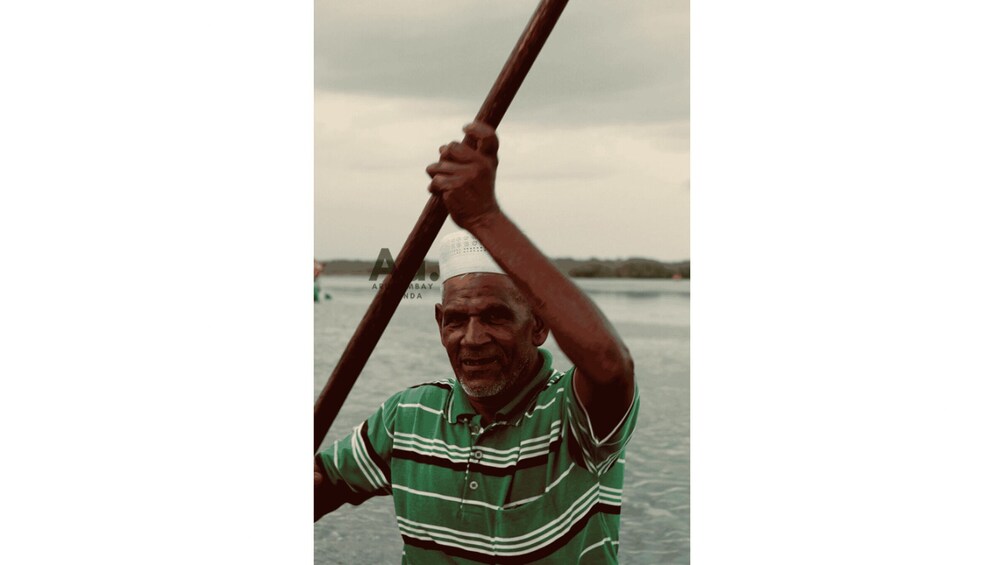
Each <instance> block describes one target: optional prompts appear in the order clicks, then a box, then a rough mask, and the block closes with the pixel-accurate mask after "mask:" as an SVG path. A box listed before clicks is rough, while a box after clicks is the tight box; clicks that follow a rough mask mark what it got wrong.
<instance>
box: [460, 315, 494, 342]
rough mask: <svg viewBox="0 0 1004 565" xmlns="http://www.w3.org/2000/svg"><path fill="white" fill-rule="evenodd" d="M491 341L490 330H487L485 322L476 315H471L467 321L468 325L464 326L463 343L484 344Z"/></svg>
mask: <svg viewBox="0 0 1004 565" xmlns="http://www.w3.org/2000/svg"><path fill="white" fill-rule="evenodd" d="M489 341H491V338H490V337H488V332H486V331H485V326H484V324H482V323H481V321H480V320H478V319H477V318H476V317H471V319H470V320H468V321H467V327H466V328H464V337H463V339H462V340H461V344H462V345H484V344H486V343H488V342H489Z"/></svg>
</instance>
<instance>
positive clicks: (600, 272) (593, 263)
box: [320, 257, 690, 279]
mask: <svg viewBox="0 0 1004 565" xmlns="http://www.w3.org/2000/svg"><path fill="white" fill-rule="evenodd" d="M552 261H553V262H554V264H555V266H557V267H558V270H559V271H561V272H562V273H564V274H565V275H567V276H570V277H574V278H584V279H585V278H605V279H606V278H625V279H690V259H687V260H684V261H677V262H672V263H667V262H664V261H656V260H654V259H644V258H641V257H631V258H628V259H596V258H590V259H571V258H568V257H559V258H557V259H552ZM320 263H321V264H322V265H323V267H324V268H323V270H322V271H321V274H322V275H365V276H369V275H370V273H371V272H373V268H374V266H376V261H361V260H358V259H329V260H327V261H321V262H320ZM425 270H426V273H438V272H439V263H438V262H437V261H426V262H425Z"/></svg>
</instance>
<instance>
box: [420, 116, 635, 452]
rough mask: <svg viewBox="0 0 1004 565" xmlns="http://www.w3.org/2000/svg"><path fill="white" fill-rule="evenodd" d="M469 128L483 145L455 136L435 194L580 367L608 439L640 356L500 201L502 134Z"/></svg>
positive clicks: (586, 402) (581, 394)
mask: <svg viewBox="0 0 1004 565" xmlns="http://www.w3.org/2000/svg"><path fill="white" fill-rule="evenodd" d="M464 132H465V133H467V134H469V135H471V136H472V137H474V138H475V139H476V140H477V149H476V150H475V149H472V148H470V147H468V146H466V145H464V144H462V143H458V142H453V143H450V144H449V145H445V146H443V147H441V148H440V161H439V162H438V163H434V164H432V165H430V166H429V167H428V168H427V169H426V171H427V172H428V173H429V175H430V176H432V183H431V184H430V185H429V190H430V192H433V193H438V194H440V195H442V197H443V200H444V202H445V204H446V207H447V209H448V210H449V212H450V216H451V217H452V218H453V221H454V222H456V223H457V225H459V226H460V227H462V228H464V229H466V230H467V231H469V232H471V234H472V235H474V237H476V238H477V239H478V240H479V241H480V242H481V244H482V245H484V247H485V249H487V250H488V252H489V253H490V254H491V255H492V257H493V258H494V259H495V262H496V263H498V265H499V266H500V267H501V268H502V269H503V270H504V271H505V272H506V273H507V274H508V275H509V277H510V278H511V279H512V280H513V282H514V283H515V284H516V287H517V288H518V289H519V290H520V292H521V293H522V294H523V296H524V297H526V299H527V300H528V301H529V302H530V305H531V307H532V308H533V312H534V313H535V314H536V315H537V316H539V317H540V318H541V319H542V320H543V321H544V323H546V324H547V326H548V327H549V328H550V330H551V332H552V333H553V335H554V339H555V340H556V341H557V342H558V345H559V346H560V347H561V350H562V351H564V352H565V354H566V355H567V356H568V359H569V360H570V361H571V362H572V364H573V365H575V372H574V388H575V392H576V394H577V395H578V398H579V400H580V401H581V402H582V405H583V407H584V408H585V409H586V412H587V413H588V415H589V420H590V422H591V423H592V425H593V431H594V432H595V434H596V436H597V437H599V438H602V437H605V436H606V435H607V434H609V433H610V432H611V431H612V430H613V429H614V427H616V426H617V424H618V422H620V420H621V418H622V417H623V416H624V414H625V413H626V412H627V410H628V408H630V406H631V403H632V400H633V398H634V362H633V361H632V359H631V355H630V353H629V352H628V350H627V347H625V346H624V343H623V342H622V341H621V339H620V337H619V336H618V335H617V332H616V330H614V328H613V327H612V326H611V325H610V322H609V321H608V320H607V319H606V317H605V316H604V315H603V313H602V312H600V310H599V309H598V308H597V307H596V305H595V304H593V301H592V300H590V299H589V297H587V296H586V295H585V294H584V293H583V292H582V291H581V290H579V288H578V287H577V286H576V285H575V284H574V283H572V281H570V280H569V279H568V278H567V277H565V276H564V275H563V274H561V272H560V271H559V270H558V269H557V267H555V266H554V264H553V263H551V261H550V260H548V259H547V257H545V256H544V255H543V254H542V253H541V252H540V250H538V249H537V247H536V246H535V245H534V244H533V243H532V242H531V241H530V240H529V238H527V237H526V235H524V234H523V232H522V231H520V229H519V228H518V227H517V226H516V224H514V223H513V222H512V221H511V220H510V219H509V218H508V216H506V215H505V214H504V213H503V212H502V211H501V209H499V206H498V202H497V201H496V199H495V169H496V168H497V166H498V157H497V152H498V138H497V137H496V136H495V131H494V130H493V129H492V128H491V127H490V126H488V125H486V124H482V123H474V124H470V125H468V126H466V127H465V128H464Z"/></svg>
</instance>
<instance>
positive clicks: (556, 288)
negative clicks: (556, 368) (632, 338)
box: [469, 211, 634, 388]
mask: <svg viewBox="0 0 1004 565" xmlns="http://www.w3.org/2000/svg"><path fill="white" fill-rule="evenodd" d="M469 231H470V232H471V233H472V234H473V235H474V237H476V238H477V239H478V241H480V242H481V244H482V245H484V246H485V249H487V250H488V252H489V253H491V255H492V257H493V258H494V259H495V261H496V262H497V263H498V264H499V266H500V267H502V269H503V270H504V271H505V272H506V273H508V274H509V277H510V278H511V279H512V280H513V282H514V283H515V284H516V286H517V288H519V290H520V292H522V293H523V296H525V297H526V299H527V300H529V301H530V306H531V307H532V308H533V311H534V313H536V314H537V315H538V316H540V317H541V319H543V320H544V322H545V323H546V324H547V325H548V327H549V328H550V330H551V332H552V333H553V334H554V339H555V340H556V341H557V342H558V345H559V346H560V347H561V349H562V351H564V352H565V354H566V355H567V356H568V358H569V360H570V361H571V362H572V363H573V364H574V365H575V366H576V371H583V372H584V373H585V376H587V377H588V379H589V380H590V382H591V383H593V384H595V385H597V386H600V387H607V386H613V387H617V388H625V382H627V383H633V376H634V374H633V373H634V372H633V364H632V361H631V356H630V354H629V353H628V350H627V348H626V347H625V346H624V343H623V342H622V341H621V340H620V337H619V336H618V335H617V332H616V330H614V328H613V326H611V324H610V322H609V321H608V320H607V319H606V317H605V316H604V315H603V313H602V312H600V310H599V309H598V308H597V307H596V305H595V304H593V301H592V300H590V299H589V297H588V296H586V295H585V294H584V293H583V292H582V291H581V290H580V289H579V287H578V286H576V285H575V284H574V283H573V282H572V281H571V280H569V279H568V278H567V277H565V275H563V274H561V272H560V271H559V270H558V269H557V267H555V266H554V264H553V263H551V261H550V260H549V259H548V258H547V257H545V256H544V255H543V253H541V252H540V250H538V249H537V247H536V246H535V245H534V244H533V242H531V241H530V240H529V238H527V237H526V235H524V234H523V232H522V231H520V229H519V228H518V227H517V226H516V225H515V224H514V223H513V222H512V220H510V219H509V218H508V217H507V216H506V215H505V214H504V213H503V212H501V211H499V212H496V213H494V214H489V215H486V216H484V217H483V218H481V219H480V221H478V222H477V223H475V224H473V225H471V226H469Z"/></svg>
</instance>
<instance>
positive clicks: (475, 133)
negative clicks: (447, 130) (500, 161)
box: [464, 122, 499, 157]
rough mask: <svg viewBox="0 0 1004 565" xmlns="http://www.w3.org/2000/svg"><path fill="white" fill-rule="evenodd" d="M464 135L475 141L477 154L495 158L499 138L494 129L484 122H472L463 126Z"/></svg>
mask: <svg viewBox="0 0 1004 565" xmlns="http://www.w3.org/2000/svg"><path fill="white" fill-rule="evenodd" d="M464 133H466V134H467V135H469V136H471V137H473V138H474V139H475V140H476V141H477V148H478V152H480V153H481V154H482V155H487V156H489V157H495V156H496V155H498V152H499V138H498V136H497V135H495V128H493V127H492V126H490V125H488V124H486V123H484V122H473V123H470V124H467V125H466V126H464Z"/></svg>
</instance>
